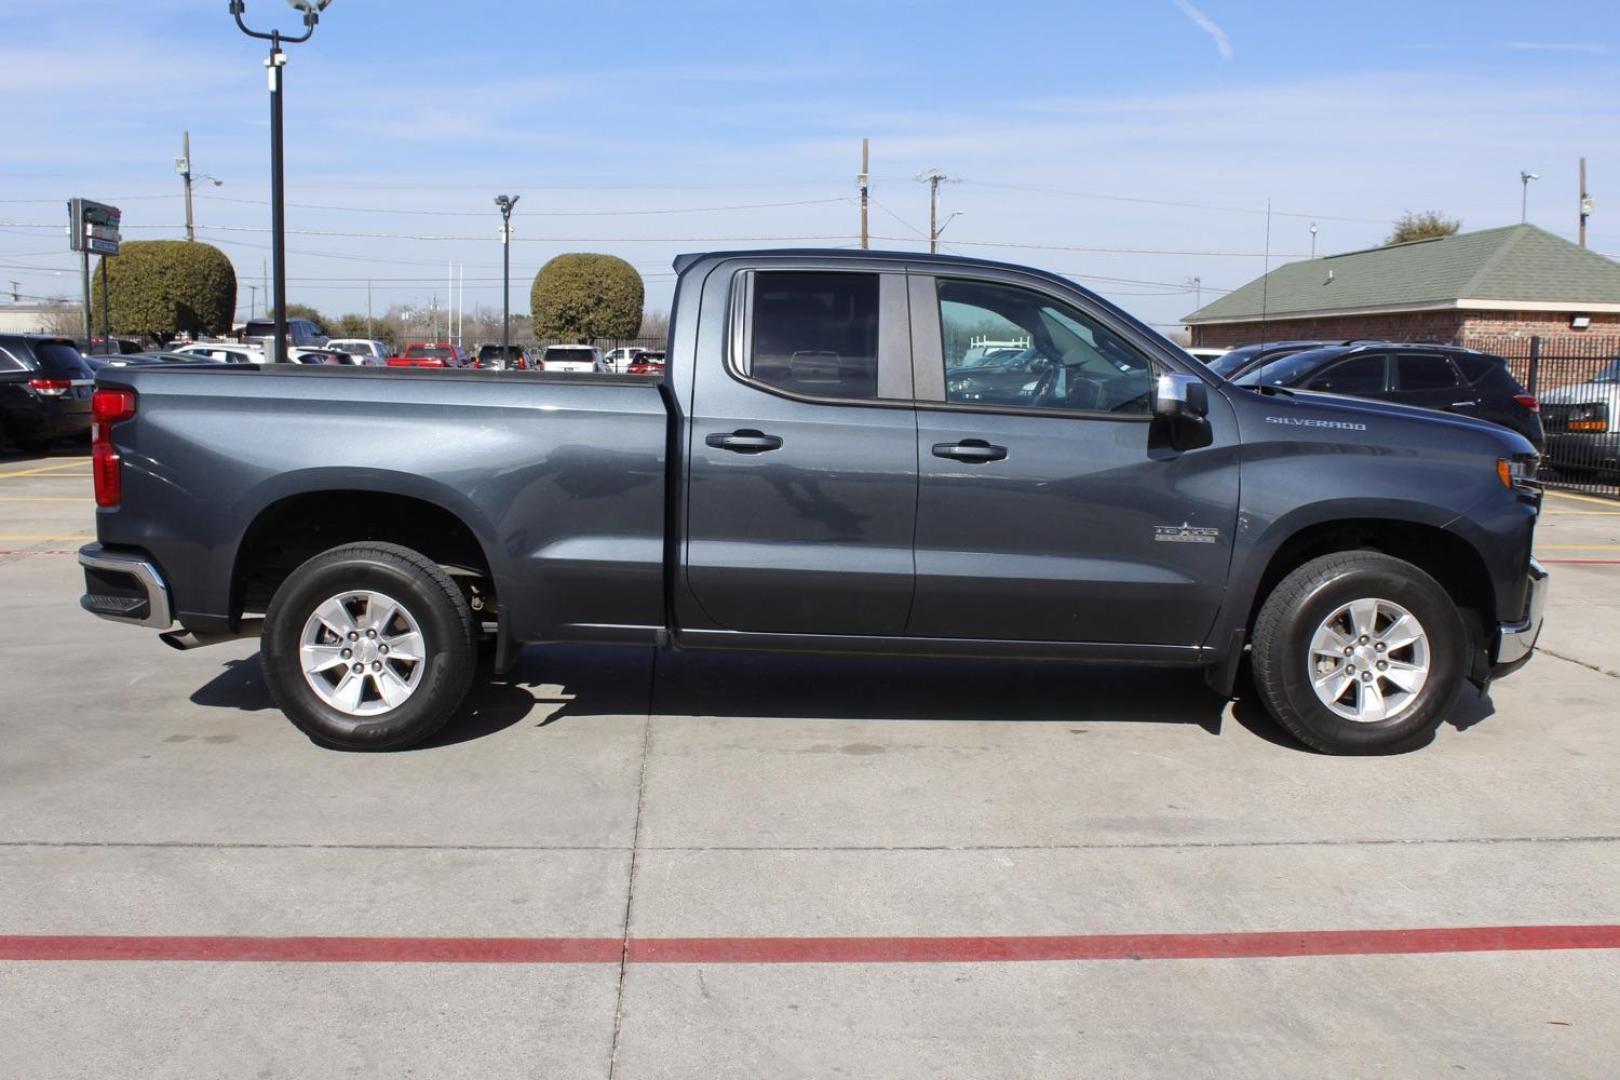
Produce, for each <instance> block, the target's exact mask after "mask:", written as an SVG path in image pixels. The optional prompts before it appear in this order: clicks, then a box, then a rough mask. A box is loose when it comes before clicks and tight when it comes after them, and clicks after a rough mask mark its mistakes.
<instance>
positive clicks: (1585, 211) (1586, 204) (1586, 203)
mask: <svg viewBox="0 0 1620 1080" xmlns="http://www.w3.org/2000/svg"><path fill="white" fill-rule="evenodd" d="M1591 216H1592V196H1591V194H1590V193H1589V192H1588V191H1587V190H1586V158H1585V157H1582V158H1581V247H1585V246H1586V219H1587V218H1589V217H1591Z"/></svg>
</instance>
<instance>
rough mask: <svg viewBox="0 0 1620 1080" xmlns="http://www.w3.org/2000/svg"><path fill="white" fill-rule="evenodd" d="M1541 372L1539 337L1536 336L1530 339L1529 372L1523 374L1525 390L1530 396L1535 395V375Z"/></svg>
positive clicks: (1538, 335)
mask: <svg viewBox="0 0 1620 1080" xmlns="http://www.w3.org/2000/svg"><path fill="white" fill-rule="evenodd" d="M1540 370H1541V335H1540V334H1537V335H1535V336H1534V337H1532V338H1531V339H1530V370H1529V371H1527V372H1526V373H1525V389H1526V390H1528V391H1529V392H1530V396H1531V397H1534V396H1535V395H1536V381H1537V375H1538V373H1539V372H1540Z"/></svg>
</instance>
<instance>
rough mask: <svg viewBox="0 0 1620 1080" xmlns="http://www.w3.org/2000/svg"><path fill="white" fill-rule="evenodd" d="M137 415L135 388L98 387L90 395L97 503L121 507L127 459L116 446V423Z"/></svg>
mask: <svg viewBox="0 0 1620 1080" xmlns="http://www.w3.org/2000/svg"><path fill="white" fill-rule="evenodd" d="M134 415H135V391H133V390H97V391H96V392H95V394H94V395H93V396H92V397H91V398H90V421H91V424H90V471H91V473H92V475H93V476H94V478H95V485H96V505H97V506H117V505H118V504H119V503H120V502H122V501H123V498H124V476H123V471H122V467H123V462H122V459H121V458H120V457H119V456H118V451H117V450H116V449H114V448H113V444H112V426H113V425H114V424H116V423H119V422H120V421H123V420H128V419H130V418H131V417H133V416H134Z"/></svg>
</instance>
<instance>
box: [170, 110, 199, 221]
mask: <svg viewBox="0 0 1620 1080" xmlns="http://www.w3.org/2000/svg"><path fill="white" fill-rule="evenodd" d="M174 171H175V172H177V173H179V174H180V182H181V183H182V184H184V185H185V186H186V239H187V240H189V241H195V240H196V239H197V226H196V224H195V222H194V221H193V219H192V216H191V132H189V131H183V132H181V133H180V157H179V158H177V159H176V160H175V163H174Z"/></svg>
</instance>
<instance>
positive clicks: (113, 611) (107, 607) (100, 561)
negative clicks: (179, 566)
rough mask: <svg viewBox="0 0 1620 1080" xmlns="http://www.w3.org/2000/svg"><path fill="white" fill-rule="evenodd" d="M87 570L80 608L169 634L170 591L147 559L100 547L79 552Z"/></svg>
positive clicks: (119, 621)
mask: <svg viewBox="0 0 1620 1080" xmlns="http://www.w3.org/2000/svg"><path fill="white" fill-rule="evenodd" d="M79 565H80V566H82V567H84V595H83V596H81V597H79V606H80V607H82V608H84V610H86V611H88V612H89V613H90V614H92V615H99V616H100V617H101V618H103V619H109V620H111V621H112V622H116V623H123V624H125V625H126V626H146V627H150V628H152V629H154V630H167V629H168V628H169V627H170V626H171V625H173V623H174V612H173V608H172V607H171V606H170V604H169V587H168V585H166V584H165V583H164V581H163V575H162V574H160V573H158V568H157V567H156V566H155V565H153V564H152V562H151V560H150V559H148V558H147V557H146V556H145V555H142V554H140V553H133V552H122V551H108V550H107V549H106V548H104V547H102V546H101V545H100V544H86V545H85V546H84V547H82V548H80V549H79Z"/></svg>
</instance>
